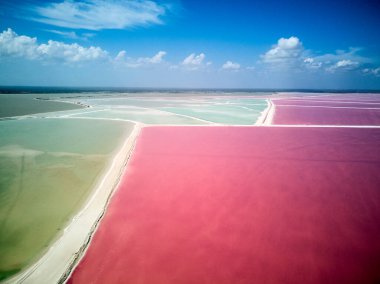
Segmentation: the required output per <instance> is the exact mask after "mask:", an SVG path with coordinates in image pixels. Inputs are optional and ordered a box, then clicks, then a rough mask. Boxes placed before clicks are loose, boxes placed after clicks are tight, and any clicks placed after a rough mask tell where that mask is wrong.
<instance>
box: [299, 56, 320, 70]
mask: <svg viewBox="0 0 380 284" xmlns="http://www.w3.org/2000/svg"><path fill="white" fill-rule="evenodd" d="M303 63H304V64H305V66H306V68H309V69H319V68H321V67H322V62H318V61H316V60H315V59H314V58H312V57H307V58H305V59H304V60H303Z"/></svg>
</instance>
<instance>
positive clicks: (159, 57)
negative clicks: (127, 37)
mask: <svg viewBox="0 0 380 284" xmlns="http://www.w3.org/2000/svg"><path fill="white" fill-rule="evenodd" d="M165 55H166V51H159V52H158V53H157V54H156V55H154V56H153V57H140V58H138V59H137V63H141V64H158V63H161V62H162V61H163V57H164V56H165Z"/></svg>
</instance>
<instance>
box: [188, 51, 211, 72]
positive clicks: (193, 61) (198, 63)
mask: <svg viewBox="0 0 380 284" xmlns="http://www.w3.org/2000/svg"><path fill="white" fill-rule="evenodd" d="M205 59H206V55H205V54H204V53H200V54H198V55H196V54H195V53H192V54H190V55H189V56H187V57H186V58H185V59H184V60H183V61H182V63H181V65H182V66H183V67H185V68H186V69H190V70H197V69H199V68H201V67H204V66H210V65H211V64H212V63H211V62H206V63H205V62H204V60H205Z"/></svg>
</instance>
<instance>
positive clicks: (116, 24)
mask: <svg viewBox="0 0 380 284" xmlns="http://www.w3.org/2000/svg"><path fill="white" fill-rule="evenodd" d="M28 9H29V10H30V11H32V13H33V14H34V15H33V16H31V17H30V16H29V17H28V19H29V20H33V21H37V22H41V23H44V24H48V25H52V26H58V27H64V28H71V29H87V30H103V29H125V28H131V27H136V26H146V25H152V24H162V20H161V19H160V17H161V16H163V15H165V13H166V11H167V6H165V5H159V4H157V3H156V2H153V1H149V0H124V1H122V0H112V1H106V0H86V1H73V0H64V1H63V2H59V3H44V4H40V5H35V6H29V7H28Z"/></svg>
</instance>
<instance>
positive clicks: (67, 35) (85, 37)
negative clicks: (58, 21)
mask: <svg viewBox="0 0 380 284" xmlns="http://www.w3.org/2000/svg"><path fill="white" fill-rule="evenodd" d="M45 31H47V32H49V33H53V34H57V35H60V36H62V37H64V38H69V39H77V40H88V39H89V38H91V37H94V36H95V34H94V33H82V34H77V33H76V32H74V31H60V30H45Z"/></svg>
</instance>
